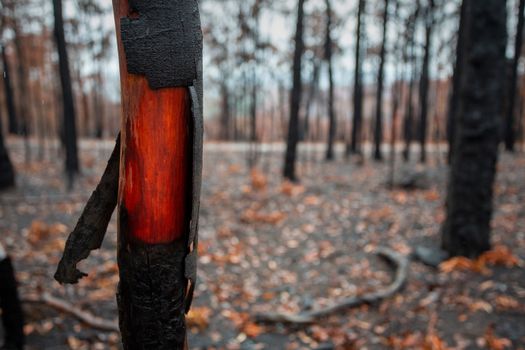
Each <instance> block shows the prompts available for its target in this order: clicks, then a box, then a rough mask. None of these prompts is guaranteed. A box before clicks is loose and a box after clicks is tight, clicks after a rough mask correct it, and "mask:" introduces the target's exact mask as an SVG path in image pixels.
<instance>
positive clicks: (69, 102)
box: [53, 0, 79, 187]
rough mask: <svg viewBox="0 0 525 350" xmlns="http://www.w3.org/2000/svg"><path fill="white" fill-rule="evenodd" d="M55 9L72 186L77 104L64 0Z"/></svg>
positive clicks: (75, 166)
mask: <svg viewBox="0 0 525 350" xmlns="http://www.w3.org/2000/svg"><path fill="white" fill-rule="evenodd" d="M53 11H54V14H55V40H56V44H57V50H58V59H59V69H60V83H61V86H62V103H63V107H64V115H63V118H64V119H63V120H64V129H63V134H64V145H65V148H66V169H65V170H66V173H67V176H68V179H69V186H70V187H71V186H72V182H73V178H74V175H75V174H76V173H78V172H79V163H78V150H77V130H76V118H75V105H74V101H73V90H72V88H71V76H70V72H69V60H68V55H67V48H66V38H65V35H64V18H63V15H62V0H53Z"/></svg>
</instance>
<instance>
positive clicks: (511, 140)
mask: <svg viewBox="0 0 525 350" xmlns="http://www.w3.org/2000/svg"><path fill="white" fill-rule="evenodd" d="M524 11H525V0H520V5H519V11H518V26H517V29H516V40H515V43H514V57H513V59H512V68H511V78H510V90H509V102H508V106H507V108H508V110H507V111H506V115H505V135H504V136H505V149H506V150H507V151H510V152H514V144H515V142H516V122H515V121H516V115H517V111H518V108H517V107H518V103H516V97H517V90H518V63H519V61H520V57H521V47H522V44H523V27H524V26H523V24H524V13H523V12H524Z"/></svg>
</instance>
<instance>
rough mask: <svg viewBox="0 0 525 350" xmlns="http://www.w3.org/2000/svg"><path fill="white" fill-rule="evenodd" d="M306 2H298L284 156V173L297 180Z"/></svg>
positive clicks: (286, 176)
mask: <svg viewBox="0 0 525 350" xmlns="http://www.w3.org/2000/svg"><path fill="white" fill-rule="evenodd" d="M304 2H305V0H298V3H297V26H296V30H295V53H294V59H293V87H292V94H291V96H290V120H289V122H288V138H287V140H286V154H285V158H284V169H283V175H284V177H285V178H287V179H288V180H290V181H297V176H296V174H295V161H296V158H297V144H298V143H299V109H300V106H301V93H302V81H301V71H302V59H303V52H304V42H303V31H304V24H303V22H304Z"/></svg>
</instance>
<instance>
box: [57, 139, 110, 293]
mask: <svg viewBox="0 0 525 350" xmlns="http://www.w3.org/2000/svg"><path fill="white" fill-rule="evenodd" d="M119 162H120V134H119V135H118V137H117V142H116V144H115V148H114V149H113V153H112V154H111V158H110V159H109V161H108V165H107V167H106V170H105V171H104V175H102V178H101V180H100V182H99V184H98V185H97V188H96V189H95V191H94V192H93V194H91V197H90V198H89V200H88V202H87V204H86V206H85V207H84V210H83V211H82V215H81V216H80V219H79V220H78V222H77V225H76V226H75V229H74V230H73V232H71V234H70V235H69V237H68V239H67V242H66V247H65V249H64V254H63V256H62V259H61V260H60V262H59V264H58V268H57V271H56V273H55V279H56V280H57V281H58V282H60V283H77V282H78V280H79V279H81V278H82V277H84V276H86V274H85V273H83V272H81V271H79V270H78V269H77V264H78V263H79V262H80V261H81V260H84V259H86V258H87V257H88V256H89V253H90V252H91V251H92V250H95V249H98V248H100V245H101V244H102V241H103V239H104V236H105V234H106V230H107V228H108V224H109V221H110V220H111V215H112V214H113V211H114V210H115V207H116V206H117V196H118V177H119Z"/></svg>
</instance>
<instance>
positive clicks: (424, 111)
mask: <svg viewBox="0 0 525 350" xmlns="http://www.w3.org/2000/svg"><path fill="white" fill-rule="evenodd" d="M434 7H435V3H434V0H428V5H427V7H426V9H425V17H424V20H425V45H424V54H423V63H422V67H421V79H420V81H419V104H420V108H419V113H420V114H419V128H418V129H419V145H420V149H421V152H420V158H419V160H420V162H421V163H425V162H426V160H427V149H426V145H427V124H428V87H429V69H430V67H429V65H430V50H431V49H432V30H433V28H434Z"/></svg>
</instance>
